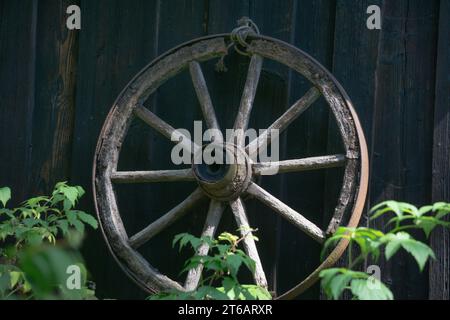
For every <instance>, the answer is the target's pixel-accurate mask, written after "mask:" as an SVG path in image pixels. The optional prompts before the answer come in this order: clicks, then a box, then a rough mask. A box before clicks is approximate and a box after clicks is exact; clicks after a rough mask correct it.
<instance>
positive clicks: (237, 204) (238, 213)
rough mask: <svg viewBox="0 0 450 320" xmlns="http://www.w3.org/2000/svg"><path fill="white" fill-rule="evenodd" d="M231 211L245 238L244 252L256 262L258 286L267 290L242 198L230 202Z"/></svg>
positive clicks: (255, 276)
mask: <svg viewBox="0 0 450 320" xmlns="http://www.w3.org/2000/svg"><path fill="white" fill-rule="evenodd" d="M230 206H231V210H232V211H233V214H234V217H235V219H236V222H237V225H238V227H239V229H240V232H241V235H242V236H243V237H244V239H243V240H242V242H243V244H244V250H245V252H247V255H248V256H249V257H250V258H251V259H252V260H253V261H255V265H256V268H255V274H254V275H253V276H254V279H255V282H256V284H257V285H259V286H261V287H264V288H267V279H266V275H265V273H264V269H263V267H262V263H261V259H260V258H259V254H258V250H257V249H256V244H255V240H254V239H253V234H252V232H251V231H250V225H249V223H248V219H247V215H246V213H245V209H244V205H243V203H242V200H241V199H240V198H238V199H236V200H234V201H231V202H230Z"/></svg>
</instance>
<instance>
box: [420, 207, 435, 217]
mask: <svg viewBox="0 0 450 320" xmlns="http://www.w3.org/2000/svg"><path fill="white" fill-rule="evenodd" d="M432 210H433V206H424V207H421V208H420V209H419V214H418V215H419V216H423V215H424V214H425V213H428V212H430V211H432Z"/></svg>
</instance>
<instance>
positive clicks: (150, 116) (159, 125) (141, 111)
mask: <svg viewBox="0 0 450 320" xmlns="http://www.w3.org/2000/svg"><path fill="white" fill-rule="evenodd" d="M134 114H135V115H136V116H137V117H138V118H139V119H141V120H142V121H144V122H145V123H146V124H148V125H149V126H150V127H152V128H153V129H155V130H156V131H158V132H159V133H161V134H162V135H163V136H165V137H166V138H167V139H169V140H171V141H174V142H175V143H179V142H181V143H182V146H183V148H184V149H186V150H189V151H190V152H191V153H195V152H197V150H199V148H200V147H199V146H198V145H196V144H195V143H194V142H193V141H191V139H189V138H188V137H186V136H185V135H183V134H182V133H181V132H180V131H178V130H175V129H174V128H173V127H172V126H171V125H170V124H168V123H167V122H165V121H164V120H162V119H161V118H159V117H158V116H157V115H156V114H154V113H153V112H151V111H150V110H148V109H147V108H146V107H144V106H142V105H137V106H136V107H135V108H134ZM172 138H174V140H172Z"/></svg>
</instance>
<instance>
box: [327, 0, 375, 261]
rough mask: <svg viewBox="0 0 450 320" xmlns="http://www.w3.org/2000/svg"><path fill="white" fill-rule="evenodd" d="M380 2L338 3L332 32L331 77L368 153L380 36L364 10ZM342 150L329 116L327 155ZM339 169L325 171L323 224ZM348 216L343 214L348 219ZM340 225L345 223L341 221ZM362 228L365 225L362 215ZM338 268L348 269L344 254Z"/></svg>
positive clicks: (337, 185) (330, 211)
mask: <svg viewBox="0 0 450 320" xmlns="http://www.w3.org/2000/svg"><path fill="white" fill-rule="evenodd" d="M382 2H383V1H382V0H377V1H370V0H367V1H366V0H361V1H357V2H355V1H349V0H338V1H337V4H336V21H335V26H336V28H335V32H334V53H333V74H334V76H335V77H336V79H337V80H338V81H339V82H340V83H341V84H342V86H343V87H344V89H345V90H346V92H347V93H348V95H349V97H350V99H351V101H352V102H353V106H354V108H355V110H356V112H357V113H358V116H359V119H360V121H361V124H362V127H363V130H364V134H365V137H366V140H367V141H368V148H369V150H370V142H371V133H372V126H373V123H372V115H373V112H374V97H375V88H376V76H375V69H376V65H377V57H378V46H379V35H380V31H378V30H368V29H367V27H366V20H367V18H368V15H367V13H366V12H367V7H368V6H369V5H372V4H374V5H379V6H381V5H382ZM341 150H342V143H341V139H340V137H339V133H338V129H337V126H336V124H335V120H334V116H333V115H330V123H329V128H328V153H334V152H339V151H341ZM343 173H344V171H343V170H342V169H337V170H328V172H327V175H326V188H325V196H324V198H325V208H326V209H325V211H326V214H325V222H326V223H327V222H328V221H329V220H330V218H331V216H332V215H333V211H334V208H335V207H336V205H337V197H338V194H339V192H340V188H341V186H342V176H343ZM349 213H350V212H347V213H346V214H347V215H349ZM343 223H346V221H345V220H344V221H343ZM360 225H361V226H365V225H367V221H366V217H365V216H364V215H363V217H362V220H361V222H360ZM338 265H342V266H345V265H347V256H346V255H345V254H344V255H343V257H342V258H341V260H340V262H339V263H338Z"/></svg>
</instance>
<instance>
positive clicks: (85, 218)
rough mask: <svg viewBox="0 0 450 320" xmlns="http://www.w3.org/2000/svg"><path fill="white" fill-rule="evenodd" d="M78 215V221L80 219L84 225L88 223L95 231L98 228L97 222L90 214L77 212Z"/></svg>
mask: <svg viewBox="0 0 450 320" xmlns="http://www.w3.org/2000/svg"><path fill="white" fill-rule="evenodd" d="M76 213H77V216H78V219H80V220H81V221H83V222H84V223H87V224H88V225H90V226H91V227H92V228H94V229H97V228H98V223H97V220H96V219H95V218H94V217H93V216H91V215H90V214H87V213H85V212H83V211H76Z"/></svg>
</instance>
